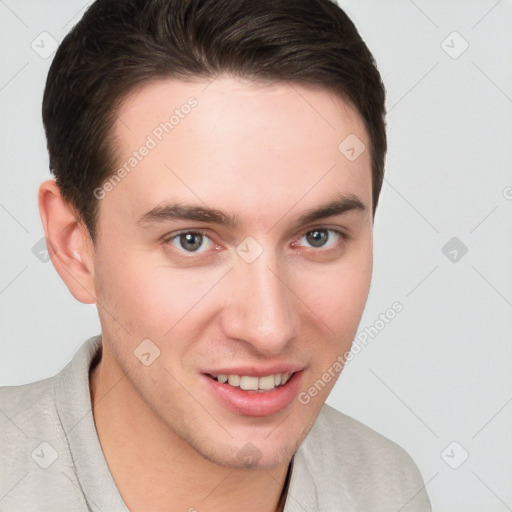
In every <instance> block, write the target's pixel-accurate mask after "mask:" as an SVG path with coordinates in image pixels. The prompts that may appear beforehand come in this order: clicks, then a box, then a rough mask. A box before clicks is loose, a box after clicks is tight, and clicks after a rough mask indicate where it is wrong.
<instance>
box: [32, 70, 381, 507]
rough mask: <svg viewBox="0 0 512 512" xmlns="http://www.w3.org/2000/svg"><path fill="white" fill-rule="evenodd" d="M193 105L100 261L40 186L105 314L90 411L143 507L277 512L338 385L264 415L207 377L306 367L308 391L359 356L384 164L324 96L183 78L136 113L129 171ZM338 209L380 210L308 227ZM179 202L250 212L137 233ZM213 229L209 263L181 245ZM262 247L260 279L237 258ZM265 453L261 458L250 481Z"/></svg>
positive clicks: (121, 194)
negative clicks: (318, 236) (237, 406)
mask: <svg viewBox="0 0 512 512" xmlns="http://www.w3.org/2000/svg"><path fill="white" fill-rule="evenodd" d="M190 96H193V97H195V98H196V99H197V101H198V105H197V107H195V108H194V109H193V110H192V111H191V113H190V114H188V115H187V116H185V117H184V119H181V120H180V122H179V124H178V125H177V126H176V127H175V128H174V130H173V131H172V133H170V134H168V135H167V136H165V137H164V138H163V140H162V141H161V142H160V143H159V144H158V146H157V147H156V148H154V149H153V150H151V152H150V153H149V154H148V155H147V156H146V157H145V158H144V159H143V160H142V161H141V162H140V163H138V165H137V166H136V168H134V169H133V170H132V171H131V172H130V173H129V174H128V175H127V176H126V177H125V178H124V179H123V180H122V181H121V182H120V183H119V184H117V185H116V186H115V187H114V188H113V189H112V190H111V191H109V192H108V193H106V194H105V197H104V198H103V199H101V200H100V209H99V218H98V228H99V229H98V238H97V242H96V245H93V243H92V242H91V240H90V238H89V236H88V233H87V232H86V230H85V228H84V227H83V225H82V224H81V223H80V221H79V220H77V216H76V215H74V213H73V209H72V208H71V207H70V206H69V205H68V204H66V202H65V201H64V200H63V199H62V197H61V195H60V193H59V191H58V188H57V187H56V184H55V181H54V180H48V181H46V182H44V183H43V184H42V185H41V187H40V191H39V206H40V212H41V218H42V221H43V226H44V230H45V233H46V237H47V239H48V241H49V242H50V245H51V246H52V247H53V248H54V253H53V255H52V261H53V263H54V265H55V268H56V269H57V271H58V273H59V275H60V276H61V278H62V279H63V280H64V281H65V283H66V285H67V286H68V288H69V290H70V291H71V293H72V294H73V296H74V297H75V298H76V299H77V300H79V301H81V302H83V303H95V304H96V305H97V307H98V313H99V317H100V321H101V327H102V336H103V352H102V357H101V361H100V362H99V363H98V364H97V365H96V366H95V367H94V368H93V369H92V371H91V373H90V390H91V400H92V405H93V411H94V420H95V423H96V428H97V431H98V435H99V439H100V442H101V446H102V449H103V452H104V454H105V458H106V460H107V463H108V465H109V468H110V471H111V473H112V475H113V478H114V480H115V482H116V484H117V486H118V488H119V490H120V493H121V495H122V497H123V499H124V501H125V502H126V504H127V506H128V507H129V508H130V509H131V510H137V511H146V510H147V511H149V510H151V511H153V512H154V511H160V510H162V511H163V510H166V511H168V510H171V509H170V508H169V504H172V506H173V508H172V510H180V511H183V510H190V509H191V508H192V507H195V508H197V510H200V511H201V512H206V511H210V510H211V511H213V510H215V511H217V512H218V511H230V510H235V509H236V510H258V511H265V510H268V511H274V510H276V504H277V501H278V497H279V495H280V493H281V489H282V486H283V483H284V480H285V476H286V470H287V467H288V464H289V462H290V460H291V458H292V456H293V454H294V453H295V451H296V450H297V449H298V447H299V445H300V443H301V442H302V441H303V439H304V438H305V436H306V435H307V433H308V432H309V430H310V429H311V427H312V425H313V424H314V422H315V420H316V418H317V416H318V414H319V412H320V409H321V407H322V405H323V404H324V402H325V400H326V398H327V396H328V394H329V392H330V391H331V389H332V387H333V386H334V383H335V379H332V380H331V381H330V382H329V383H328V384H326V386H325V387H324V388H323V389H322V390H321V391H320V392H319V393H318V395H317V396H315V397H313V398H311V400H310V402H309V403H307V404H303V403H301V402H300V401H299V400H298V399H295V400H293V402H292V403H291V404H290V405H289V406H288V407H286V408H285V409H283V410H281V411H279V412H277V413H275V414H272V415H270V416H260V417H249V416H245V415H241V414H236V413H234V412H232V411H230V410H228V409H227V408H226V407H225V406H224V405H223V404H222V403H220V402H219V401H218V400H217V399H216V398H215V397H214V396H213V395H212V394H211V392H210V391H209V389H207V386H205V385H204V379H203V377H202V376H201V370H204V369H207V368H219V367H222V366H226V365H227V366H229V367H234V366H241V365H243V366H248V365H251V364H258V365H262V364H271V363H276V362H279V363H281V362H291V363H294V364H299V365H300V366H301V367H302V368H304V370H303V375H302V380H301V387H300V391H301V392H305V391H307V390H308V388H310V387H311V385H312V384H313V383H314V382H315V381H317V379H319V378H320V377H321V376H322V375H323V374H324V373H325V372H326V371H328V369H329V368H331V367H332V365H333V363H334V362H335V361H336V360H337V358H338V356H340V355H342V354H344V353H345V352H346V351H347V350H348V349H349V348H350V346H351V343H352V340H353V338H354V336H355V334H356V331H357V327H358V324H359V321H360V318H361V315H362V313H363V309H364V305H365V303H366V299H367V296H368V291H369V287H370V281H371V272H372V228H373V217H372V211H371V204H372V192H371V170H370V169H371V164H370V154H369V151H368V150H365V151H364V152H363V153H362V154H361V155H360V156H359V158H357V159H356V160H355V161H349V160H348V159H347V158H345V156H344V155H343V154H341V153H340V151H339V150H338V145H339V144H340V142H341V141H343V139H345V137H347V136H348V135H349V134H352V133H353V134H356V135H357V137H358V138H359V139H360V140H361V141H363V142H364V144H365V145H366V147H367V148H369V147H370V144H369V139H368V136H367V133H366V131H365V128H364V124H363V122H362V120H361V117H360V116H359V115H358V113H357V112H356V111H355V110H354V109H352V108H351V107H350V106H349V105H348V104H346V103H345V102H343V101H342V100H341V99H340V98H339V97H337V96H335V95H333V94H332V93H330V92H329V91H327V90H324V89H321V88H315V87H312V86H304V85H298V84H287V83H275V84H273V85H269V84H266V85H262V84H256V83H249V82H247V81H242V80H239V79H234V78H230V77H228V76H221V77H218V78H217V79H216V80H214V81H213V82H210V81H206V80H204V81H202V80H201V81H195V82H190V83H184V82H180V81H176V80H173V79H167V80H163V81H160V82H157V83H151V84H147V85H145V86H144V87H143V88H141V89H139V90H138V91H136V92H133V93H132V94H131V95H130V96H128V97H127V98H126V99H125V100H124V101H123V102H122V104H121V107H120V110H119V118H118V121H117V123H116V125H115V127H114V133H115V136H116V140H117V144H118V149H119V163H120V165H121V163H122V162H124V161H126V160H127V158H129V156H130V155H131V153H132V152H133V151H134V150H136V149H138V148H139V147H140V146H141V145H142V144H143V143H144V141H145V140H146V137H147V135H148V134H151V132H152V130H153V129H154V128H155V126H157V125H158V124H159V123H160V122H162V121H163V120H166V119H168V117H169V115H170V113H171V112H172V110H173V109H174V108H177V107H179V106H180V105H182V104H184V103H185V102H186V100H187V98H189V97H190ZM336 194H343V195H352V196H356V197H357V198H358V199H359V200H360V201H361V202H362V203H363V205H364V206H365V209H364V211H361V210H350V211H348V212H345V213H343V214H341V215H337V216H334V217H329V218H326V219H321V220H319V221H315V222H312V223H309V224H305V225H297V219H298V218H299V216H300V215H301V214H302V213H303V212H305V211H306V210H309V209H312V208H316V207H318V206H319V205H323V204H325V203H328V202H329V201H330V200H332V199H333V197H334V196H335V195H336ZM167 201H181V202H182V203H183V204H194V205H199V206H208V207H210V208H216V209H219V210H223V211H225V212H227V213H230V214H236V215H237V217H238V220H239V221H240V227H239V228H237V229H234V228H230V227H227V226H221V225H216V224H213V223H208V222H198V221H191V220H174V221H169V220H168V221H165V222H160V223H155V224H150V225H149V224H148V225H141V224H140V223H137V220H138V219H139V218H140V217H141V216H142V215H143V214H144V213H145V212H147V211H149V210H151V209H152V208H154V207H155V206H158V205H161V204H162V203H164V202H167ZM313 228H317V229H327V230H332V229H338V230H341V231H343V232H344V233H346V234H348V235H349V236H350V238H349V239H347V240H343V238H341V237H339V236H338V235H336V234H335V233H334V232H332V231H328V232H327V233H326V234H328V235H329V239H328V241H326V242H325V245H324V246H319V247H315V246H314V245H312V242H311V239H310V238H308V237H306V236H305V235H306V234H307V233H309V232H310V231H311V230H312V229H313ZM197 229H202V230H204V231H205V233H206V234H207V237H204V238H203V245H202V246H201V247H200V248H199V250H198V251H197V252H194V251H190V250H188V251H187V248H189V246H187V245H186V241H185V246H184V247H183V246H182V245H180V238H179V237H177V238H174V241H172V242H171V241H168V239H169V237H170V235H173V234H176V233H178V232H182V231H184V230H185V231H188V232H190V231H192V232H194V230H197ZM248 236H251V237H253V238H254V239H255V240H256V241H257V242H258V244H260V246H261V247H262V248H263V253H262V254H261V255H260V256H259V257H258V258H257V259H256V260H255V261H254V262H252V263H250V264H249V263H247V262H246V261H244V259H242V258H241V257H240V256H239V255H238V254H237V252H236V249H237V246H239V244H240V243H241V242H242V241H243V240H244V239H245V238H246V237H248ZM313 242H314V240H313ZM187 256H188V257H187ZM144 339H150V340H151V341H152V342H153V343H154V345H156V346H157V347H158V348H159V350H160V356H159V357H158V358H156V359H155V360H154V361H153V362H152V363H151V364H150V365H148V366H145V365H144V364H141V361H140V360H139V359H138V358H137V357H135V356H134V350H135V349H136V348H137V347H138V345H139V344H140V343H141V342H142V340H144ZM331 371H332V370H331ZM249 442H250V443H252V444H251V446H254V447H255V448H252V449H255V450H257V453H258V455H259V458H258V457H256V459H257V460H255V462H254V463H253V464H252V465H250V466H251V467H244V462H243V461H242V460H241V459H240V453H241V450H243V449H244V447H247V446H248V445H247V443H249Z"/></svg>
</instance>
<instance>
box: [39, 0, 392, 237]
mask: <svg viewBox="0 0 512 512" xmlns="http://www.w3.org/2000/svg"><path fill="white" fill-rule="evenodd" d="M220 73H227V74H230V75H232V76H235V77H240V78H249V79H253V80H262V81H273V82H278V81H289V82H298V83H303V84H312V85H319V86H322V87H324V88H326V89H328V90H330V91H333V92H335V93H336V94H338V95H339V96H341V97H342V98H343V99H344V100H345V101H348V102H349V103H350V104H352V105H353V106H354V107H355V108H356V110H357V111H358V112H359V114H360V115H361V117H362V119H363V121H364V123H365V127H366V129H367V131H368V135H369V138H370V144H371V148H370V151H371V161H372V196H373V199H372V200H373V213H374V214H375V209H376V207H377V203H378V198H379V193H380V189H381V187H382V181H383V177H384V160H385V155H386V149H387V142H386V131H385V105H384V103H385V89H384V85H383V84H382V80H381V77H380V74H379V71H378V70H377V67H376V64H375V61H374V59H373V57H372V54H371V53H370V51H369V50H368V48H367V46H366V45H365V43H364V41H363V40H362V39H361V37H360V35H359V33H358V32H357V30H356V28H355V26H354V24H353V23H352V21H351V20H350V19H349V18H348V16H347V15H346V14H345V13H344V12H343V11H342V10H341V9H340V7H338V5H337V4H336V3H334V2H333V1H330V0H96V1H95V2H94V3H93V4H92V5H91V6H90V7H89V8H88V9H87V11H86V12H85V14H84V16H83V17H82V19H81V20H80V21H79V22H78V23H77V25H75V27H73V29H72V30H71V31H70V32H69V33H68V34H67V36H66V37H65V38H64V40H63V41H62V43H61V44H60V46H59V49H58V50H57V53H56V55H55V58H54V60H53V62H52V65H51V67H50V71H49V73H48V77H47V81H46V87H45V91H44V97H43V108H42V113H43V123H44V127H45V132H46V137H47V144H48V152H49V157H50V170H51V172H52V173H53V174H54V175H55V177H56V181H57V184H58V186H59V189H60V191H61V193H62V195H63V197H64V198H65V199H66V201H68V203H69V204H70V205H71V206H72V207H73V208H74V210H75V211H76V213H77V215H78V217H79V219H80V220H81V221H82V222H83V223H84V224H85V226H86V227H87V229H88V231H89V233H90V235H91V238H92V240H93V242H94V241H95V236H96V228H97V225H96V224H97V212H98V199H97V198H96V197H95V195H94V192H93V191H94V190H95V189H96V188H97V187H99V186H100V185H101V184H102V183H103V182H104V181H105V180H106V179H108V178H109V177H110V176H111V175H112V174H113V172H114V169H115V164H116V162H115V160H116V148H115V147H114V144H113V139H112V137H111V135H112V127H113V125H114V122H115V119H116V114H117V111H118V108H119V106H120V104H121V102H122V100H123V98H125V97H126V95H127V94H128V93H130V92H132V91H133V90H134V89H136V88H138V87H140V86H142V85H144V84H146V83H149V82H151V81H154V80H158V79H163V78H166V77H168V78H177V79H193V78H199V79H200V78H214V77H215V76H217V75H219V74H220ZM340 142H341V141H340Z"/></svg>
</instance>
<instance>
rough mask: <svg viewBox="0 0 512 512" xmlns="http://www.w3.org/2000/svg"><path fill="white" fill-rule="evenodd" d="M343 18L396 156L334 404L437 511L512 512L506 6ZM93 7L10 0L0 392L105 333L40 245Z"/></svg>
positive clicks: (352, 7) (360, 0) (413, 9)
mask: <svg viewBox="0 0 512 512" xmlns="http://www.w3.org/2000/svg"><path fill="white" fill-rule="evenodd" d="M340 5H342V7H344V8H345V9H346V11H347V13H348V14H349V16H350V17H351V18H352V19H353V20H354V22H355V24H356V26H357V27H358V29H359V31H360V33H361V35H362V36H363V38H364V39H365V40H366V42H367V44H368V46H369V47H370V49H371V50H372V52H373V54H374V56H375V58H376V60H377V63H378V65H379V69H380V70H381V73H382V75H383V79H384V82H385V84H386V88H387V91H388V103H387V105H388V112H389V113H388V136H389V153H388V157H387V166H386V178H385V183H384V186H383V189H382V196H381V199H380V205H379V208H378V211H377V217H376V222H375V231H374V232H375V266H374V275H373V281H372V288H371V291H370V298H369V301H368V304H367V306H366V309H365V313H364V316H363V319H362V321H361V325H360V330H359V332H360V333H362V332H367V333H369V332H371V333H372V336H370V335H369V336H368V342H367V344H366V345H362V344H360V350H359V351H358V353H357V354H355V355H354V358H353V360H352V361H351V362H350V363H349V364H348V365H347V367H346V368H345V370H344V371H343V374H342V377H341V378H340V380H339V382H338V384H337V386H336V388H335V389H334V391H333V392H332V394H331V395H330V397H329V399H328V403H329V404H331V405H332V406H334V407H336V408H338V409H340V410H342V411H344V412H345V413H347V414H349V415H352V416H354V417H355V418H357V419H359V420H360V421H362V422H364V423H366V424H367V425H369V426H370V427H372V428H374V429H376V430H377V431H379V432H381V433H382V434H384V435H385V436H387V437H389V438H390V439H392V440H394V441H396V442H397V443H398V444H400V445H402V446H403V447H404V448H405V449H406V450H407V451H408V452H409V453H410V454H411V455H412V457H413V458H414V460H415V461H416V463H417V464H418V466H419V468H420V470H421V472H422V475H423V477H424V480H425V483H426V485H427V490H428V492H429V494H430V497H431V500H432V505H433V508H434V510H436V511H439V512H445V511H446V512H448V511H449V512H456V511H460V512H473V511H475V512H476V511H478V512H492V511H496V512H500V511H506V510H512V508H511V507H512V487H511V486H510V482H511V481H512V458H511V456H510V454H511V453H512V403H511V402H512V386H511V381H512V372H511V371H510V370H511V361H512V357H511V356H512V344H511V343H510V342H511V333H512V315H511V310H512V286H511V285H512V270H511V264H510V261H511V253H512V250H511V249H512V215H511V213H512V174H511V172H510V169H511V164H512V123H511V120H512V116H511V114H512V66H511V62H512V59H511V57H512V31H511V30H510V27H511V26H512V25H511V21H512V1H510V0H501V1H496V0H489V1H487V0H486V1H483V0H482V1H472V2H470V1H462V0H460V1H450V2H447V1H446V0H444V1H441V0H435V1H426V0H416V1H412V0H393V1H386V2H383V1H378V0H357V1H356V0H353V1H350V0H346V1H341V2H340ZM85 6H86V4H85V3H84V2H82V1H78V0H66V1H64V0H46V1H45V2H36V1H30V2H29V1H23V0H0V28H1V31H0V37H1V44H0V59H1V69H2V74H1V78H0V106H1V116H0V140H1V155H2V158H1V180H2V181H1V182H2V186H1V188H0V232H1V248H2V249H1V251H0V308H1V309H0V340H1V344H0V385H14V384H22V383H26V382H31V381H34V380H39V379H42V378H45V377H48V376H51V375H54V374H55V373H57V372H58V371H59V370H60V369H61V368H62V367H63V366H64V365H65V364H66V363H67V362H68V361H69V360H70V359H71V358H72V356H73V355H74V353H75V352H76V350H77V349H78V347H79V346H80V345H81V344H82V343H83V342H84V341H85V339H86V338H88V337H90V336H93V335H95V334H98V333H99V332H100V327H99V321H98V316H97V313H96V308H95V306H94V305H83V304H80V303H78V302H77V301H75V300H74V299H73V297H72V296H71V294H70V293H69V291H68V290H67V288H66V287H65V285H64V284H63V282H62V281H61V279H60V277H59V276H58V274H57V273H56V271H55V269H54V268H53V266H52V264H51V263H50V262H46V263H45V262H43V261H41V260H40V256H41V254H40V252H39V251H38V250H37V249H40V247H39V246H38V245H37V244H38V243H40V240H41V238H42V237H43V230H42V226H41V222H40V217H39V212H38V209H37V189H38V185H39V184H40V182H41V181H43V180H44V179H47V178H49V177H51V176H50V174H49V172H48V170H47V169H48V157H47V154H46V145H45V144H46V143H45V139H44V132H43V127H42V121H41V114H40V107H41V99H42V94H43V88H44V83H45V79H46V73H47V71H48V68H49V65H50V62H51V59H52V56H51V55H50V56H47V55H45V52H48V51H49V50H51V38H54V39H55V40H56V41H57V42H60V41H61V40H62V38H63V37H64V36H65V34H66V33H67V32H68V31H69V30H70V29H71V27H72V26H73V24H74V23H76V22H77V21H78V19H79V18H80V16H81V14H82V13H83V9H84V7H85ZM454 31H456V32H457V33H458V34H459V35H456V34H455V35H454V34H453V32H454ZM43 32H46V33H48V34H50V35H47V34H43V35H41V34H42V33H43ZM443 41H444V42H443ZM466 44H468V45H469V46H468V48H467V49H466V51H464V52H463V53H461V51H462V50H463V49H464V48H465V46H466ZM460 53H461V54H460ZM459 54H460V55H459ZM455 57H456V58H455ZM453 237H456V240H452V241H451V242H450V244H449V245H448V246H446V247H445V245H446V244H447V243H448V242H449V241H450V240H451V239H452V238H453ZM34 246H35V247H36V249H35V252H36V253H37V254H39V257H37V256H36V254H34V252H33V248H34ZM443 247H445V249H444V250H443ZM464 247H465V248H466V249H467V253H465V254H463V253H464ZM454 251H455V252H454ZM396 301H398V302H400V303H401V304H402V305H403V311H401V312H400V313H399V314H397V315H396V316H395V318H394V319H393V320H392V321H390V322H389V323H387V324H385V326H384V327H383V328H381V327H380V326H381V324H380V323H377V320H378V319H379V315H380V314H381V313H385V312H386V311H387V310H388V309H389V308H390V307H391V305H392V304H393V303H394V302H396ZM371 327H373V330H372V329H370V328H371ZM365 330H366V331H365ZM376 331H377V332H376ZM453 442H455V444H452V443H453ZM466 454H467V455H468V458H467V460H465V461H464V462H463V463H461V462H462V461H463V460H464V458H465V457H466ZM341 463H342V461H340V464H341ZM0 498H1V497H0Z"/></svg>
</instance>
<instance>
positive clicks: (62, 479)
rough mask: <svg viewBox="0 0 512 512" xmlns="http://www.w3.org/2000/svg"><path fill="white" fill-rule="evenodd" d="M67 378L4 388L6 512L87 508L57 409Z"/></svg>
mask: <svg viewBox="0 0 512 512" xmlns="http://www.w3.org/2000/svg"><path fill="white" fill-rule="evenodd" d="M61 384H62V374H61V373H59V374H57V375H54V376H53V377H49V378H46V379H43V380H39V381H36V382H32V383H29V384H23V385H19V386H3V387H0V409H1V412H2V414H0V422H1V425H0V474H2V475H3V478H1V479H0V496H2V510H5V511H6V512H8V511H9V512H10V511H13V512H14V511H18V510H34V511H37V510H41V511H42V510H59V509H61V510H62V507H64V509H67V510H77V509H80V510H85V508H84V507H83V505H84V504H85V502H84V501H83V497H82V495H81V492H80V488H79V485H78V481H77V480H76V477H75V475H74V471H73V470H72V468H73V467H74V465H73V459H72V457H71V453H70V450H69V445H68V441H67V436H66V433H65V431H64V428H63V425H62V421H61V418H60V412H59V408H58V407H57V405H56V395H55V389H56V387H57V386H59V385H61Z"/></svg>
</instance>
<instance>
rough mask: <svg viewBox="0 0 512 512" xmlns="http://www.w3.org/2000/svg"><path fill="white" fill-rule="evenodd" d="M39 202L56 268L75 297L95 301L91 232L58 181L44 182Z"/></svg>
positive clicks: (49, 251) (48, 244) (48, 245)
mask: <svg viewBox="0 0 512 512" xmlns="http://www.w3.org/2000/svg"><path fill="white" fill-rule="evenodd" d="M38 203H39V214H40V215H41V221H42V223H43V228H44V233H45V236H46V245H47V247H48V254H49V255H50V258H51V260H52V262H53V265H54V267H55V270H57V272H58V274H59V276H60V277H61V278H62V280H63V281H64V282H65V283H66V286H67V287H68V288H69V291H70V292H71V294H72V295H73V297H75V299H76V300H78V301H80V302H83V303H84V304H94V303H95V302H96V291H95V287H94V245H93V243H92V240H91V237H90V235H89V232H88V231H87V229H86V228H85V226H84V225H83V223H82V222H81V221H80V220H79V218H78V215H76V212H75V210H74V208H72V207H71V205H70V204H69V203H68V202H67V201H66V200H65V199H64V198H63V197H62V195H61V193H60V190H59V187H58V186H57V183H56V181H55V180H47V181H44V182H43V183H41V185H40V186H39V194H38Z"/></svg>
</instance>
